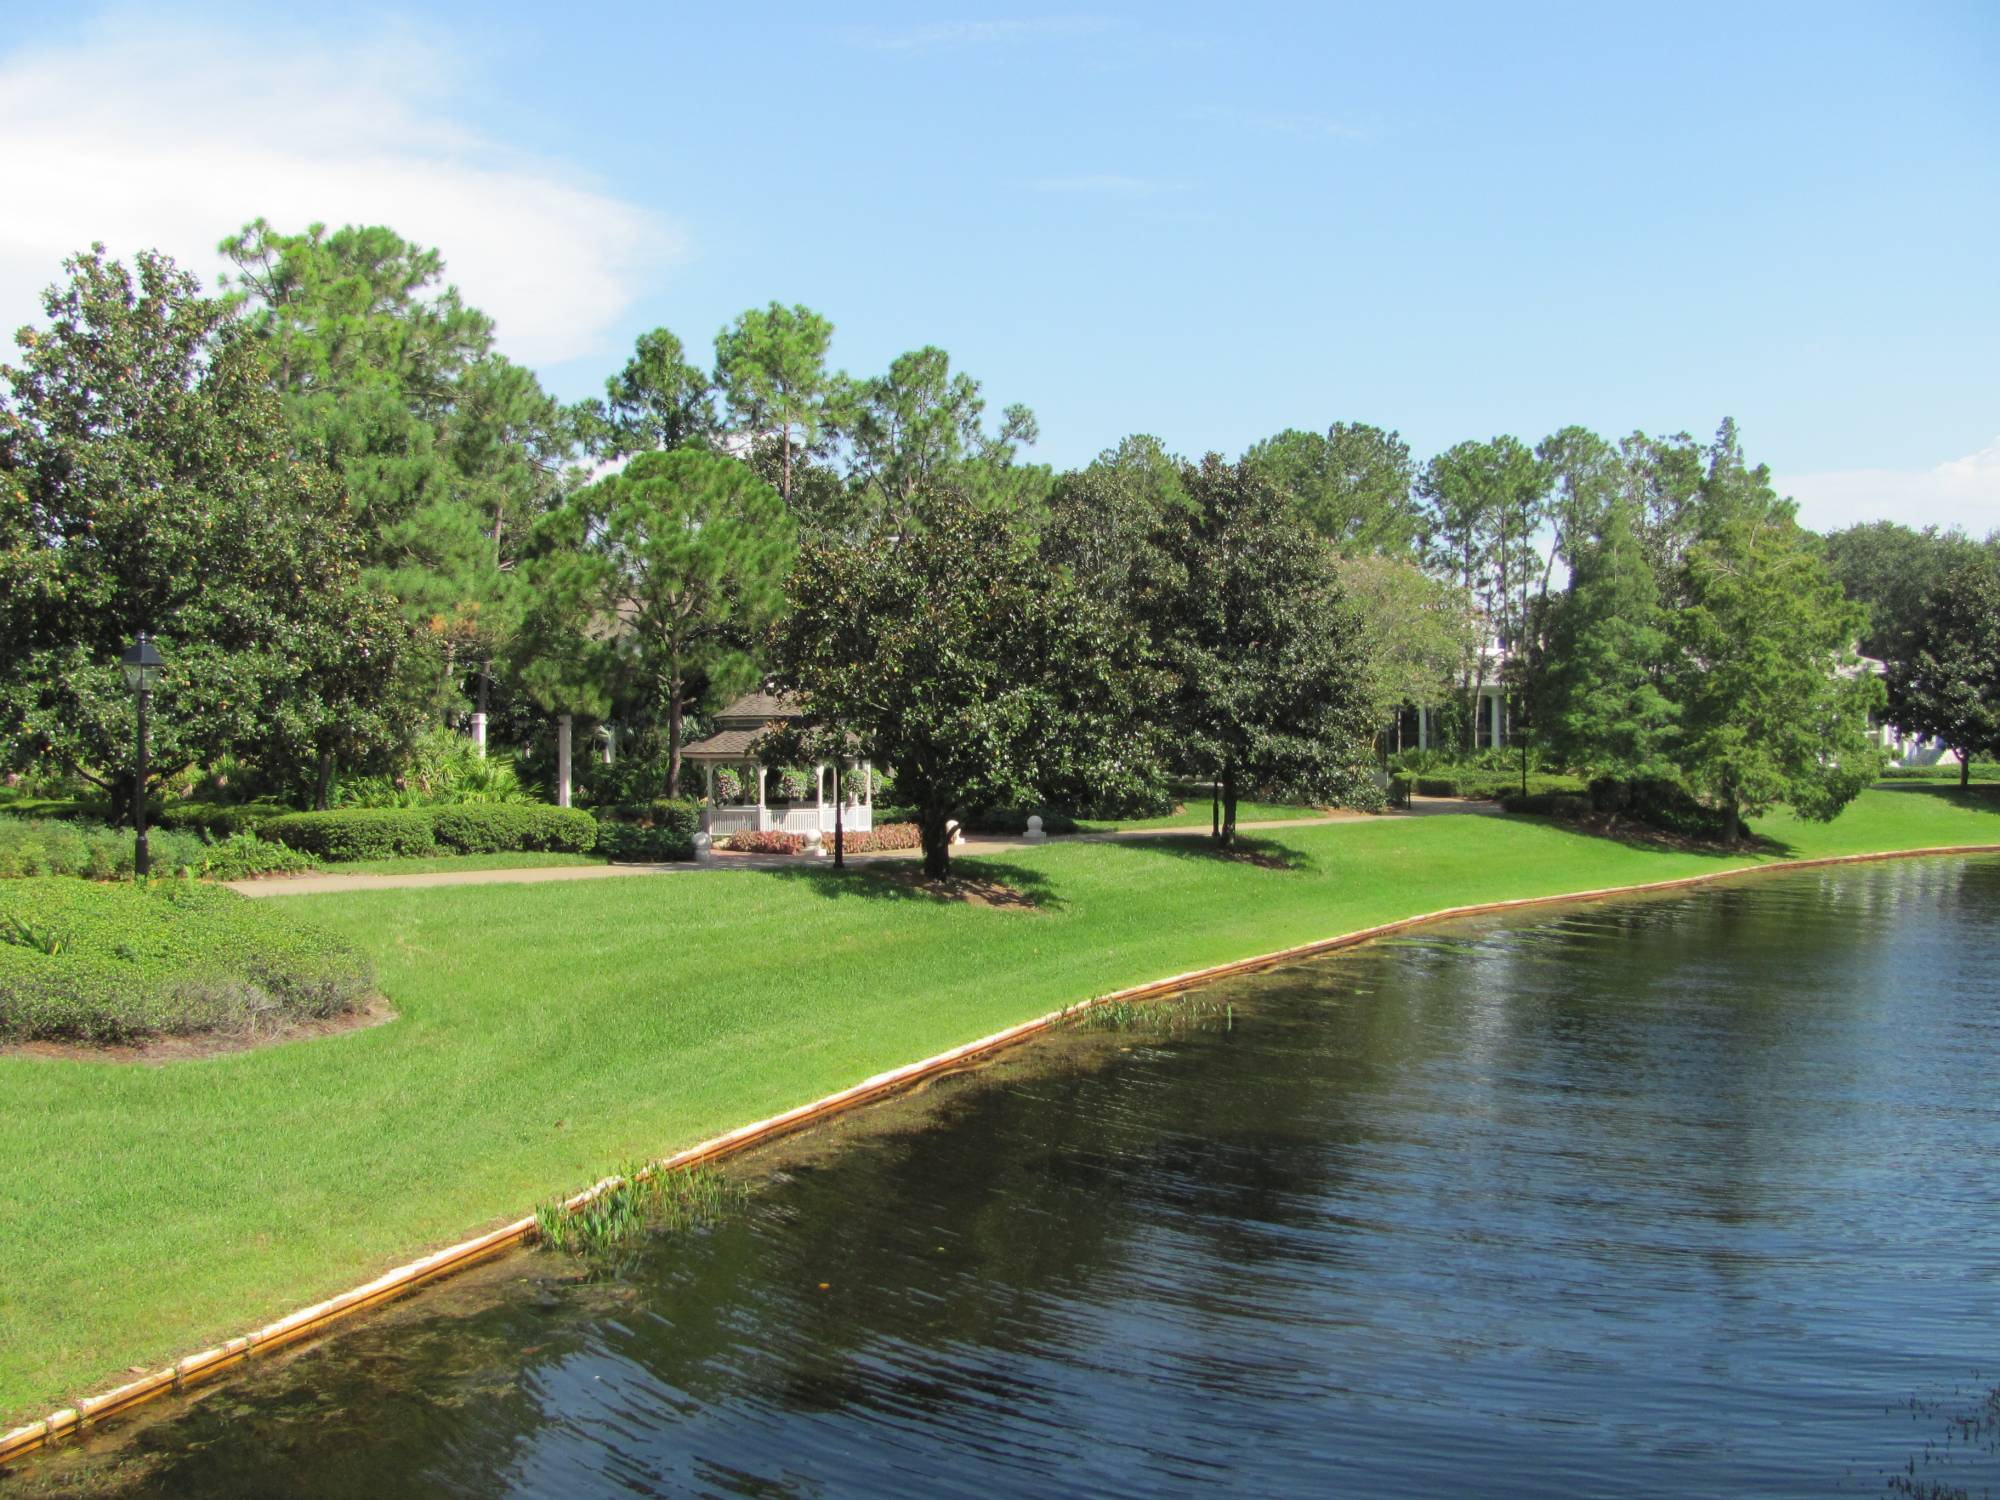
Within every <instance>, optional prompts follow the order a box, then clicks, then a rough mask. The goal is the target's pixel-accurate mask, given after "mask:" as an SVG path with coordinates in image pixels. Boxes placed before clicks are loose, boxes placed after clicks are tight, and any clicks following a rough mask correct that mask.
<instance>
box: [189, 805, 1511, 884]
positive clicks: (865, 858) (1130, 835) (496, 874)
mask: <svg viewBox="0 0 2000 1500" xmlns="http://www.w3.org/2000/svg"><path fill="white" fill-rule="evenodd" d="M1496 806H1497V804H1495V803H1490V802H1460V801H1457V800H1454V799H1452V798H1448V797H1418V798H1414V799H1413V802H1412V806H1411V808H1410V810H1409V811H1408V812H1404V813H1388V814H1378V813H1333V814H1331V815H1329V816H1326V817H1320V818H1274V819H1267V820H1264V821H1260V822H1253V823H1238V824H1237V825H1236V827H1237V829H1238V831H1239V832H1242V833H1259V832H1262V831H1263V830H1265V829H1269V828H1318V827H1322V826H1325V825H1330V824H1338V823H1373V822H1378V821H1380V819H1381V818H1382V817H1385V816H1387V817H1431V816H1437V815H1439V814H1451V813H1461V814H1462V813H1478V812H1490V811H1492V810H1493V809H1494V808H1495V807H1496ZM1208 831H1209V828H1208V824H1206V823H1190V824H1188V825H1186V826H1184V827H1180V828H1121V829H1119V830H1117V831H1116V832H1115V833H1074V834H1066V835H1063V836H1062V837H1061V838H1060V839H1058V840H1055V842H1058V843H1064V844H1104V843H1111V842H1113V841H1114V840H1119V839H1159V838H1186V837H1190V836H1206V835H1207V833H1208ZM1040 847H1042V846H1041V845H1038V844H1031V843H1029V842H1028V840H1026V839H1024V838H997V837H991V836H988V835H984V834H976V835H972V836H970V837H968V838H967V839H966V840H965V842H964V843H963V844H961V845H960V846H959V852H960V853H961V854H965V855H973V856H977V855H981V854H997V853H1001V852H1003V851H1008V850H1014V849H1035V848H1040ZM922 852H923V851H922V850H920V849H884V850H880V851H878V852H876V853H873V854H850V855H848V858H849V859H851V860H853V861H855V862H856V863H857V864H862V863H867V862H869V861H871V860H878V859H915V858H917V857H919V856H920V855H921V854H922ZM799 864H800V857H799V856H798V855H796V854H731V853H729V852H728V851H726V850H725V851H722V852H720V853H718V854H717V855H716V857H715V859H714V861H713V862H712V863H709V864H705V865H697V864H691V863H685V862H683V863H676V864H657V865H537V866H533V867H531V868H528V869H523V870H440V871H434V872H432V873H430V874H423V875H418V874H410V875H342V874H339V873H337V872H336V873H331V874H318V875H273V876H266V877H264V878H263V879H260V880H231V881H227V882H225V884H227V885H228V887H229V888H230V889H231V890H232V891H241V892H242V893H243V894H244V895H246V896H320V895H326V894H328V893H331V892H338V891H416V890H428V889H429V888H431V887H433V886H446V885H541V884H544V883H546V882H550V881H558V880H622V879H624V878H625V877H627V876H630V875H697V874H708V873H712V872H714V871H717V870H783V869H796V868H797V867H798V865H799Z"/></svg>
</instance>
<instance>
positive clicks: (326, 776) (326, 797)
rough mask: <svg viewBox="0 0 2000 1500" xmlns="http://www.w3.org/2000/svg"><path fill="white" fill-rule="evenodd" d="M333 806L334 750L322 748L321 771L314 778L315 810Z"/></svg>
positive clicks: (320, 754) (320, 756)
mask: <svg viewBox="0 0 2000 1500" xmlns="http://www.w3.org/2000/svg"><path fill="white" fill-rule="evenodd" d="M332 806H333V752H332V751H331V750H328V749H325V748H324V747H322V748H321V750H320V752H319V771H318V774H317V775H316V776H315V777H314V778H313V811H314V812H325V811H327V809H328V808H330V807H332Z"/></svg>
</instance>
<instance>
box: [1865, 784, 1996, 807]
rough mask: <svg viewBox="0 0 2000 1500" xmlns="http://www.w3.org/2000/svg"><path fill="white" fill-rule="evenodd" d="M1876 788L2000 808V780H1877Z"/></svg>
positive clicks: (1883, 790)
mask: <svg viewBox="0 0 2000 1500" xmlns="http://www.w3.org/2000/svg"><path fill="white" fill-rule="evenodd" d="M1869 790H1870V791H1873V792H1893V793H1894V794H1895V795H1896V796H1898V797H1932V798H1935V799H1936V800H1938V801H1940V802H1948V803H1950V804H1951V805H1952V806H1953V807H1969V808H1972V809H1974V810H1975V811H1979V812H2000V781H1975V782H1973V783H1972V785H1971V786H1965V787H1962V786H1960V785H1959V784H1958V783H1957V782H1956V781H1942V780H1940V781H1878V782H1876V783H1875V784H1874V785H1873V786H1872V787H1870V788H1869Z"/></svg>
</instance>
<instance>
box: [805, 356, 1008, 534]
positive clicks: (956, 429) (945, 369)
mask: <svg viewBox="0 0 2000 1500" xmlns="http://www.w3.org/2000/svg"><path fill="white" fill-rule="evenodd" d="M843 399H844V401H845V403H846V405H847V406H848V408H849V410H848V411H847V412H846V414H845V422H846V425H847V426H848V428H849V436H850V439H851V441H852V445H853V455H854V473H853V476H852V479H851V482H852V484H853V485H854V486H855V487H856V488H857V489H858V490H860V491H861V492H863V493H864V494H865V495H866V496H867V497H868V500H867V504H868V508H869V510H870V512H871V513H872V514H873V515H874V516H875V517H876V523H875V524H876V527H877V529H883V530H888V531H893V532H901V531H904V530H907V529H908V528H909V526H910V525H911V522H912V516H913V511H912V503H913V502H914V501H915V499H916V497H917V496H918V495H920V494H922V493H923V492H925V491H927V490H931V489H935V488H937V487H938V486H940V485H944V484H950V485H953V486H955V487H956V488H958V489H959V490H960V491H961V492H963V493H966V494H968V495H971V496H974V497H975V498H980V499H984V498H988V497H989V493H990V491H991V490H992V489H993V488H994V486H995V483H996V481H995V479H994V475H995V473H996V472H997V471H1001V470H1005V469H1006V468H1008V467H1009V466H1010V465H1011V464H1012V463H1013V461H1014V451H1015V447H1016V445H1018V444H1022V443H1029V444H1032V443H1033V442H1034V441H1035V438H1036V436H1037V431H1036V426H1035V414H1034V413H1033V412H1031V411H1029V410H1028V408H1027V407H1025V406H1010V407H1008V408H1007V409H1006V411H1005V412H1004V413H1003V414H1002V419H1001V424H1000V428H999V431H998V432H997V433H995V434H993V435H991V436H989V435H988V434H987V432H986V430H985V428H984V426H983V418H984V415H985V411H986V401H985V398H984V397H983V396H982V395H981V394H980V388H979V382H978V381H977V380H974V379H973V378H972V377H971V376H970V375H968V374H966V373H965V372H964V371H962V370H961V371H959V372H958V373H957V374H955V375H954V374H953V373H952V370H951V356H950V355H948V354H947V353H945V351H944V350H942V349H940V348H938V347H937V346H936V345H926V346H925V347H923V348H921V349H916V350H912V351H911V352H909V353H907V354H902V355H898V356H897V357H896V358H895V359H894V360H892V361H890V364H889V369H888V373H886V374H884V375H880V376H876V377H874V378H872V379H869V380H864V381H861V382H859V383H858V384H856V385H854V386H852V387H851V388H850V389H848V390H846V391H845V392H844V393H843ZM980 470H983V471H985V472H984V473H979V472H975V471H980ZM1003 488H1004V486H1003ZM1010 508H1012V509H1015V510H1016V511H1017V512H1018V510H1019V507H1018V506H1013V507H1010Z"/></svg>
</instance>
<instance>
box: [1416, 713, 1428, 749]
mask: <svg viewBox="0 0 2000 1500" xmlns="http://www.w3.org/2000/svg"><path fill="white" fill-rule="evenodd" d="M1430 747H1431V711H1430V710H1429V709H1427V708H1422V707H1419V708H1418V709H1417V748H1418V749H1419V750H1428V749H1430Z"/></svg>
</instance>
